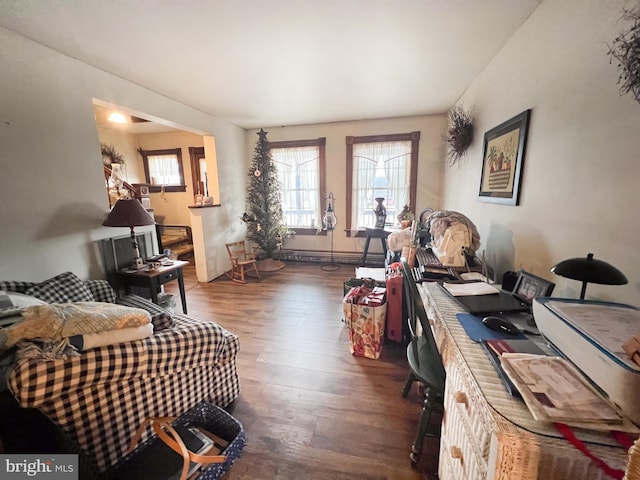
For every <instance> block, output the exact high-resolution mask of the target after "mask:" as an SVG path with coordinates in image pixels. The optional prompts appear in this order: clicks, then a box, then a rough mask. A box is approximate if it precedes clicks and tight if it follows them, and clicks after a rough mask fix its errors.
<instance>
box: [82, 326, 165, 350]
mask: <svg viewBox="0 0 640 480" xmlns="http://www.w3.org/2000/svg"><path fill="white" fill-rule="evenodd" d="M153 329H154V326H153V324H151V323H148V324H147V325H140V326H139V327H131V328H121V329H119V330H107V331H105V332H99V333H85V334H83V335H74V336H72V337H70V338H69V343H71V345H73V346H74V347H76V348H77V349H78V350H80V351H81V352H83V351H85V350H89V349H91V348H96V347H102V346H104V345H113V344H114V343H122V342H131V341H133V340H141V339H143V338H147V337H150V336H151V335H153Z"/></svg>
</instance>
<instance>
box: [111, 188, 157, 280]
mask: <svg viewBox="0 0 640 480" xmlns="http://www.w3.org/2000/svg"><path fill="white" fill-rule="evenodd" d="M155 223H156V222H155V220H154V219H153V218H151V215H149V212H147V211H146V210H145V209H144V207H143V206H142V204H141V203H140V202H139V201H138V200H136V199H121V200H118V201H117V202H116V204H115V205H114V206H113V208H112V209H111V211H110V212H109V215H107V219H106V220H105V221H104V222H102V225H104V226H105V227H129V228H130V229H131V246H132V248H133V265H132V266H133V268H135V269H136V270H140V269H141V268H142V267H143V266H144V262H143V260H142V258H140V250H139V249H138V241H137V240H136V234H135V233H134V231H133V228H134V227H141V226H144V225H154V224H155Z"/></svg>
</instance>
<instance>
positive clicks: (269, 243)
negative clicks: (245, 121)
mask: <svg viewBox="0 0 640 480" xmlns="http://www.w3.org/2000/svg"><path fill="white" fill-rule="evenodd" d="M267 133H268V132H265V131H264V130H263V129H260V131H259V132H258V142H257V143H256V148H255V150H254V152H253V162H252V163H251V167H249V178H250V181H249V186H248V187H247V205H248V212H245V214H244V215H243V217H242V219H243V220H244V221H245V222H246V224H247V231H248V237H249V240H251V241H253V242H254V243H255V244H256V245H258V247H260V249H262V251H263V252H264V254H265V256H266V257H268V258H273V254H274V252H275V251H276V250H277V249H278V247H280V246H281V245H282V238H283V235H285V234H286V232H287V228H286V226H285V225H284V223H283V221H282V218H283V217H282V203H281V194H280V182H279V181H278V174H277V171H276V167H275V165H274V164H273V159H272V158H271V154H270V149H269V141H268V140H267Z"/></svg>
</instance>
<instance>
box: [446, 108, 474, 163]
mask: <svg viewBox="0 0 640 480" xmlns="http://www.w3.org/2000/svg"><path fill="white" fill-rule="evenodd" d="M445 141H446V142H447V144H448V149H447V163H448V164H449V166H452V165H455V164H456V163H458V162H459V161H460V160H461V159H462V158H464V156H465V155H466V153H467V150H468V149H469V146H470V145H471V142H472V141H473V117H472V116H471V110H465V109H464V108H462V107H461V106H459V105H456V106H454V107H453V108H452V109H451V110H450V111H449V125H448V129H447V135H446V137H445Z"/></svg>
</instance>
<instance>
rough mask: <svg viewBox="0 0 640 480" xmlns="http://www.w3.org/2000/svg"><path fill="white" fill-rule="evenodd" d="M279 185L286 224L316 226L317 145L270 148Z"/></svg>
mask: <svg viewBox="0 0 640 480" xmlns="http://www.w3.org/2000/svg"><path fill="white" fill-rule="evenodd" d="M271 157H272V158H273V162H274V165H275V166H276V170H277V172H278V180H279V181H280V185H281V186H282V213H283V215H284V220H285V223H286V224H287V226H289V227H306V228H311V227H312V226H313V227H317V226H318V225H319V223H320V222H321V218H322V216H321V213H320V185H319V182H320V180H319V171H318V169H319V158H320V152H319V150H318V147H317V146H309V147H291V148H272V149H271Z"/></svg>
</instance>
